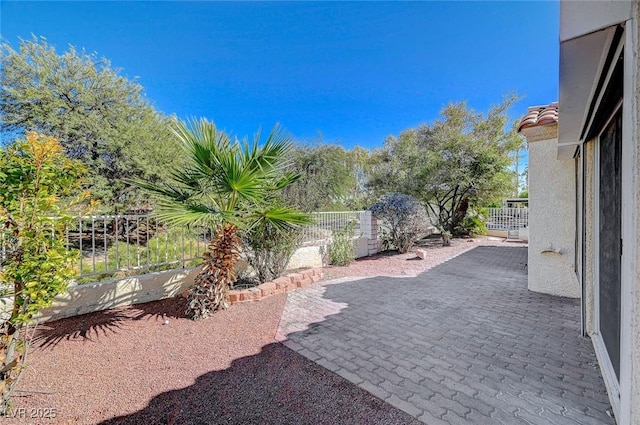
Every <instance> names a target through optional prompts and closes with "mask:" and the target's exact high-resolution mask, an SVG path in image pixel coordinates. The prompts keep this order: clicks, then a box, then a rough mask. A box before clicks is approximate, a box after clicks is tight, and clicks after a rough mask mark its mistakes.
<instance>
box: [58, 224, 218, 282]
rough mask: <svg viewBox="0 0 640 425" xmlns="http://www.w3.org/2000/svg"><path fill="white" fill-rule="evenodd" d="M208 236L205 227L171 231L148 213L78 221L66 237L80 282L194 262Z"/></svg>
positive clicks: (186, 264)
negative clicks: (75, 255) (75, 258)
mask: <svg viewBox="0 0 640 425" xmlns="http://www.w3.org/2000/svg"><path fill="white" fill-rule="evenodd" d="M208 236H209V230H208V229H204V228H197V227H189V228H187V227H170V226H167V225H166V224H165V223H162V222H160V221H158V220H156V219H155V218H154V217H152V216H151V215H149V214H144V215H98V216H87V217H81V218H78V219H77V220H76V222H75V223H74V225H73V226H72V227H70V228H69V229H68V230H67V233H66V238H67V246H68V248H69V249H71V250H78V251H79V253H80V259H79V261H78V265H77V269H78V278H77V280H78V281H79V282H84V281H87V280H99V279H100V278H105V277H107V276H115V275H130V274H141V273H145V272H149V271H158V270H168V269H174V268H184V267H187V266H189V265H192V264H196V263H197V262H198V261H199V259H200V257H201V256H202V253H203V252H204V250H205V248H206V243H207V240H208Z"/></svg>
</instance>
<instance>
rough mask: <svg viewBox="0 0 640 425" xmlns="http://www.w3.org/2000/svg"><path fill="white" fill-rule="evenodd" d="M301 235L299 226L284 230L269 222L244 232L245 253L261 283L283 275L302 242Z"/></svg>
mask: <svg viewBox="0 0 640 425" xmlns="http://www.w3.org/2000/svg"><path fill="white" fill-rule="evenodd" d="M301 236H302V235H301V229H300V228H298V227H291V228H288V229H284V230H283V229H278V228H276V227H275V226H273V225H272V224H269V223H267V222H264V223H262V224H261V225H259V226H255V227H254V228H253V229H251V230H250V231H248V232H245V233H244V235H243V237H242V240H243V243H244V247H245V252H244V253H245V256H246V258H247V262H248V263H249V265H250V266H251V267H252V268H253V269H254V270H255V272H256V275H257V277H258V280H259V281H260V283H263V282H268V281H270V280H273V279H275V278H277V277H280V276H281V275H282V272H284V270H285V269H286V267H287V264H289V260H290V259H291V256H292V255H293V252H294V251H295V250H296V249H297V248H298V246H299V244H300V239H301Z"/></svg>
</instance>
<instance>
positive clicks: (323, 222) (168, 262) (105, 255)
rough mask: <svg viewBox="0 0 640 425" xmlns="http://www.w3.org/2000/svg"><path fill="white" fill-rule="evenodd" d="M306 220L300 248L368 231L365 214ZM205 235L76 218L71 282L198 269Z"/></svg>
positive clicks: (0, 252) (139, 218) (124, 219)
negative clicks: (349, 229) (351, 229)
mask: <svg viewBox="0 0 640 425" xmlns="http://www.w3.org/2000/svg"><path fill="white" fill-rule="evenodd" d="M311 215H312V217H313V219H314V224H312V225H309V226H305V227H303V229H302V240H301V245H303V246H304V245H306V246H309V245H313V244H317V243H321V242H322V241H325V240H326V239H329V238H330V237H331V235H332V232H334V231H336V230H341V229H344V228H345V227H346V226H347V225H348V224H349V223H354V225H355V234H356V235H362V234H366V233H367V232H369V231H370V227H371V226H370V224H371V213H370V212H369V211H348V212H319V213H311ZM210 232H211V231H210V229H207V228H202V227H189V228H188V227H170V226H168V225H166V224H165V223H162V222H161V221H158V220H157V219H155V218H154V217H153V216H152V215H150V214H139V215H133V214H132V215H93V216H85V217H80V218H78V219H76V220H75V222H74V223H73V224H72V225H71V226H70V227H69V228H68V230H67V232H66V235H65V237H66V242H67V247H68V249H69V250H75V251H77V252H78V254H79V259H78V262H77V264H76V270H77V276H76V278H75V282H74V283H79V284H80V283H88V282H94V281H99V280H103V279H108V278H111V277H124V276H131V275H138V274H143V273H147V272H151V271H160V270H170V269H178V268H185V267H189V266H192V265H197V264H198V263H199V262H200V261H201V258H202V254H203V253H204V251H205V250H206V246H207V243H208V241H209V239H210V237H211V233H210ZM0 235H1V237H2V238H4V234H0ZM5 242H6V241H4V239H0V268H1V267H2V262H3V261H4V259H5V258H6V255H7V251H8V247H7V244H6V243H5Z"/></svg>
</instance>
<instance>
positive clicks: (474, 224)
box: [457, 207, 488, 236]
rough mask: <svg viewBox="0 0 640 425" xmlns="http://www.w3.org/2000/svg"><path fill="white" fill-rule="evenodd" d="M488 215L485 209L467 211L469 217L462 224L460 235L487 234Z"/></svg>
mask: <svg viewBox="0 0 640 425" xmlns="http://www.w3.org/2000/svg"><path fill="white" fill-rule="evenodd" d="M487 218H488V213H487V210H486V209H484V208H480V207H478V208H469V210H467V215H466V216H465V217H464V220H462V223H460V226H459V227H458V229H457V231H458V233H461V234H465V235H469V236H477V235H484V234H485V233H487V226H486V222H487Z"/></svg>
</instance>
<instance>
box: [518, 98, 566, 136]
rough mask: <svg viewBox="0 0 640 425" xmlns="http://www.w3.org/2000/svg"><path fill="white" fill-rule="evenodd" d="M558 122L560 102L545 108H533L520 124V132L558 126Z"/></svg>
mask: <svg viewBox="0 0 640 425" xmlns="http://www.w3.org/2000/svg"><path fill="white" fill-rule="evenodd" d="M557 122H558V102H553V103H552V104H550V105H545V106H531V107H530V108H529V110H528V111H527V114H526V115H525V116H524V117H522V119H521V120H520V123H518V132H520V131H522V129H524V128H529V127H537V126H543V125H550V124H556V123H557Z"/></svg>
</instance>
